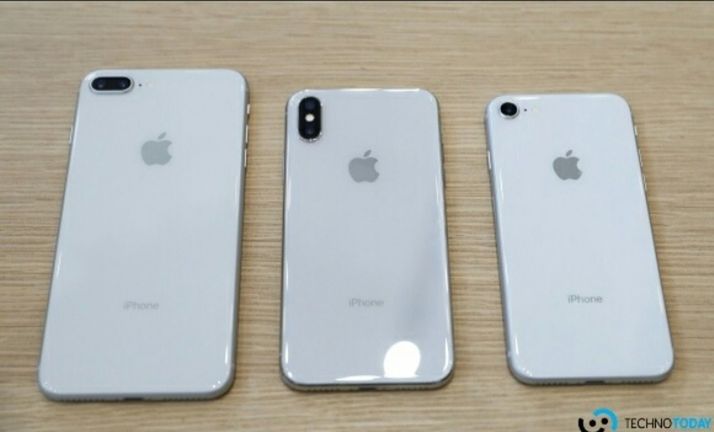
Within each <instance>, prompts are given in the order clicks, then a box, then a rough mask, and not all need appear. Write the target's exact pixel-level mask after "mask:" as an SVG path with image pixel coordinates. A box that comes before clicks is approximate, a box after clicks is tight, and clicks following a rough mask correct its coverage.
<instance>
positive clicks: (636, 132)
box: [633, 125, 640, 137]
mask: <svg viewBox="0 0 714 432" xmlns="http://www.w3.org/2000/svg"><path fill="white" fill-rule="evenodd" d="M633 128H634V130H635V136H636V137H638V136H640V134H639V132H638V131H637V125H634V126H633Z"/></svg>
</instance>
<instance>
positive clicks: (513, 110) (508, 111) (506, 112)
mask: <svg viewBox="0 0 714 432" xmlns="http://www.w3.org/2000/svg"><path fill="white" fill-rule="evenodd" d="M501 114H502V115H503V116H504V117H508V118H513V117H515V116H517V115H518V105H516V104H514V103H512V102H505V103H503V104H501Z"/></svg>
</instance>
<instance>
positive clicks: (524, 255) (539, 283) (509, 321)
mask: <svg viewBox="0 0 714 432" xmlns="http://www.w3.org/2000/svg"><path fill="white" fill-rule="evenodd" d="M505 102H513V103H515V104H516V105H517V106H518V108H519V111H518V115H517V116H516V117H515V118H507V117H505V116H504V115H502V113H501V105H502V104H503V103H505ZM486 126H487V130H488V142H489V146H488V148H489V161H490V164H491V182H492V191H493V203H494V213H495V221H496V233H497V239H498V253H499V260H500V270H501V287H502V294H503V309H504V321H505V324H506V330H507V342H508V359H509V364H510V366H511V369H512V371H513V373H514V375H515V376H516V377H517V378H519V379H521V380H523V381H526V382H532V383H537V382H585V381H625V380H657V379H662V378H664V377H665V376H666V374H667V373H668V372H669V370H670V369H671V367H672V364H673V354H672V344H671V340H670V334H669V328H668V324H667V315H666V311H665V305H664V300H663V296H662V287H661V283H660V277H659V271H658V266H657V258H656V256H655V247H654V239H653V235H652V228H651V225H650V218H649V213H648V209H647V201H646V197H645V184H644V181H643V177H642V172H641V169H640V157H639V153H638V148H637V143H636V140H635V130H634V127H633V122H632V116H631V113H630V109H629V106H628V104H627V102H626V101H625V100H624V99H622V98H621V97H619V96H616V95H611V94H581V95H577V94H570V95H507V96H501V97H498V98H496V99H494V100H493V101H492V102H491V103H490V104H489V105H488V106H487V110H486Z"/></svg>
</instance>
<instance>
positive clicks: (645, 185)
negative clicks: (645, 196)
mask: <svg viewBox="0 0 714 432" xmlns="http://www.w3.org/2000/svg"><path fill="white" fill-rule="evenodd" d="M642 185H643V186H644V187H645V192H647V179H646V178H645V173H642Z"/></svg>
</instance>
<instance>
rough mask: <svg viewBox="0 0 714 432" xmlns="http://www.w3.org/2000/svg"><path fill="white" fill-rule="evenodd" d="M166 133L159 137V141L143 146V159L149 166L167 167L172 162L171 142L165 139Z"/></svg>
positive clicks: (149, 142)
mask: <svg viewBox="0 0 714 432" xmlns="http://www.w3.org/2000/svg"><path fill="white" fill-rule="evenodd" d="M165 137H166V132H164V133H162V134H161V135H159V138H158V139H157V140H150V141H147V142H145V143H144V145H142V146H141V158H142V159H144V163H145V164H147V165H166V164H167V163H169V161H170V160H171V154H170V153H169V145H171V141H169V140H167V139H164V138H165Z"/></svg>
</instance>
